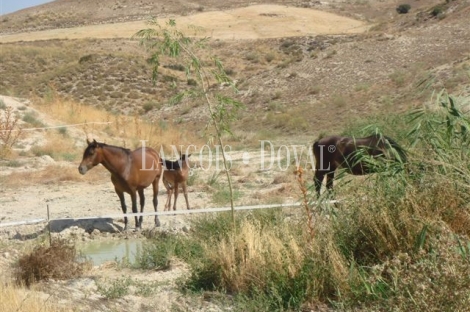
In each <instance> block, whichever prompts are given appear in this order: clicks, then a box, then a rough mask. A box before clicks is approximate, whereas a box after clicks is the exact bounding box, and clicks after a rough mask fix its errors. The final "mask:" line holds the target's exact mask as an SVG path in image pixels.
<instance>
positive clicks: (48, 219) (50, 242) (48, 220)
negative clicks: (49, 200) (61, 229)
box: [47, 204, 52, 247]
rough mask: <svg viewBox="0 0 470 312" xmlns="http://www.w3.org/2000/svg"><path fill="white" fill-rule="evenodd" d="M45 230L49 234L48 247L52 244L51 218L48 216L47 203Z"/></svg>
mask: <svg viewBox="0 0 470 312" xmlns="http://www.w3.org/2000/svg"><path fill="white" fill-rule="evenodd" d="M47 231H48V234H49V247H50V246H52V236H51V220H50V218H49V204H47Z"/></svg>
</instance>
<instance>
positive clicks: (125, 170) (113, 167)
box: [78, 140, 162, 230]
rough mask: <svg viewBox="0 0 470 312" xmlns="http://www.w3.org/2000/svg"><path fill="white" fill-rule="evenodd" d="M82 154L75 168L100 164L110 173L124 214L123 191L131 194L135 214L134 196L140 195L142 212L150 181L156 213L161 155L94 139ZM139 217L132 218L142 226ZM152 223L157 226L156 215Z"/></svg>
mask: <svg viewBox="0 0 470 312" xmlns="http://www.w3.org/2000/svg"><path fill="white" fill-rule="evenodd" d="M87 143H88V146H87V148H86V149H85V152H84V153H83V159H82V162H81V163H80V166H79V167H78V171H79V172H80V173H81V174H85V173H86V172H87V171H88V170H90V169H91V168H93V167H94V166H96V165H98V164H102V165H103V166H104V167H105V168H106V169H108V171H109V172H111V182H113V184H114V189H115V191H116V193H117V195H118V196H119V200H120V201H121V208H122V212H123V213H126V211H127V208H126V203H125V201H124V192H125V193H128V194H130V195H131V200H132V212H133V213H137V195H136V193H139V198H140V212H143V211H144V205H145V197H144V189H145V188H146V187H148V186H149V185H150V184H152V186H153V207H154V209H155V212H156V211H157V206H158V199H157V195H158V184H159V181H160V176H161V175H162V162H161V159H160V155H159V154H158V153H157V152H156V151H155V150H153V149H151V148H148V147H147V148H143V147H141V148H138V149H136V150H135V151H131V150H129V149H126V148H122V147H118V146H112V145H107V144H105V143H98V142H96V140H93V142H89V141H88V140H87ZM142 219H143V217H142V216H140V218H137V217H135V227H136V229H137V230H139V229H141V228H142ZM124 224H125V226H124V230H127V217H124ZM155 226H160V220H159V219H158V216H155Z"/></svg>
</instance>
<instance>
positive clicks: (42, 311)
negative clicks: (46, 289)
mask: <svg viewBox="0 0 470 312" xmlns="http://www.w3.org/2000/svg"><path fill="white" fill-rule="evenodd" d="M0 298H1V300H0V311H5V312H14V311H28V312H71V311H74V310H73V308H70V307H64V306H59V304H58V303H56V302H55V300H50V299H49V298H44V297H42V296H40V295H39V293H35V292H34V290H25V289H23V288H20V287H17V286H14V285H12V284H4V283H0Z"/></svg>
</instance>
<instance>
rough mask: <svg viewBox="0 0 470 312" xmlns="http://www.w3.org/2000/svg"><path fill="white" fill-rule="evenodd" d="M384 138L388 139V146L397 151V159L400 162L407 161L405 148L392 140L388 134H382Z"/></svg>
mask: <svg viewBox="0 0 470 312" xmlns="http://www.w3.org/2000/svg"><path fill="white" fill-rule="evenodd" d="M384 138H385V139H386V140H387V141H388V144H390V146H391V147H392V148H393V149H394V150H395V151H396V152H397V154H398V157H399V158H400V159H399V160H400V161H401V162H402V163H406V162H407V153H406V150H405V149H404V148H403V147H401V146H400V144H398V143H397V142H396V141H395V140H393V139H392V138H390V137H388V136H384Z"/></svg>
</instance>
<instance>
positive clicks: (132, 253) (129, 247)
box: [77, 238, 143, 266]
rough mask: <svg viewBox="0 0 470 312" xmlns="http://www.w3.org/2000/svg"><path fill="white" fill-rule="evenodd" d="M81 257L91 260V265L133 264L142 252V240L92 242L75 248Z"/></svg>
mask: <svg viewBox="0 0 470 312" xmlns="http://www.w3.org/2000/svg"><path fill="white" fill-rule="evenodd" d="M77 249H78V251H79V252H80V253H81V255H83V256H85V257H86V258H87V260H91V261H92V263H93V265H95V266H97V265H101V264H103V263H105V262H107V261H119V262H122V261H124V262H128V263H130V264H133V263H134V262H135V260H136V257H137V256H138V255H139V254H140V253H141V252H142V249H143V240H142V239H137V238H136V239H123V240H119V239H118V240H93V241H88V242H86V243H83V244H80V245H78V246H77Z"/></svg>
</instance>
